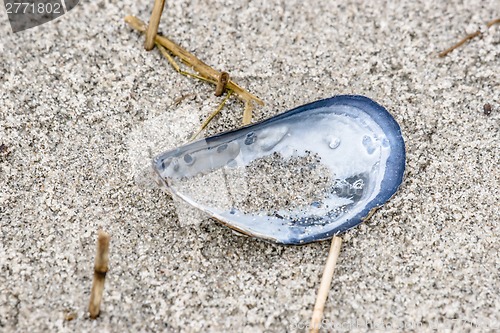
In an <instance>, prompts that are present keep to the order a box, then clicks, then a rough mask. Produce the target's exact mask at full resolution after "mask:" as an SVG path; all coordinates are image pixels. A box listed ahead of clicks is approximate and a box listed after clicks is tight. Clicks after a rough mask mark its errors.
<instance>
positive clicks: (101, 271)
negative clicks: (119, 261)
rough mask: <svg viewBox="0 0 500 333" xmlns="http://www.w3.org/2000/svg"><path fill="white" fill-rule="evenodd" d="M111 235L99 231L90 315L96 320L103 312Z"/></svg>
mask: <svg viewBox="0 0 500 333" xmlns="http://www.w3.org/2000/svg"><path fill="white" fill-rule="evenodd" d="M109 240H110V237H109V234H108V233H106V232H104V231H102V230H99V235H98V238H97V252H96V257H95V262H94V280H93V282H92V291H91V292H90V302H89V314H90V318H92V319H95V318H97V317H98V316H99V313H100V312H101V301H102V294H103V292H104V281H105V280H106V273H107V272H108V264H109Z"/></svg>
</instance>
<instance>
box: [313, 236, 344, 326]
mask: <svg viewBox="0 0 500 333" xmlns="http://www.w3.org/2000/svg"><path fill="white" fill-rule="evenodd" d="M341 245H342V238H340V237H338V236H334V237H333V239H332V245H331V246H330V252H329V253H328V258H327V259H326V265H325V270H324V271H323V277H322V278H321V284H320V286H319V291H318V296H317V297H316V304H314V310H313V315H312V318H311V324H310V330H309V332H310V333H317V332H319V328H320V325H321V319H322V318H323V311H324V309H325V303H326V298H327V297H328V292H329V291H330V285H331V283H332V278H333V272H334V271H335V265H336V264H337V259H338V257H339V254H340V246H341Z"/></svg>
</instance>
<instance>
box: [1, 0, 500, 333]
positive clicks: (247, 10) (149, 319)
mask: <svg viewBox="0 0 500 333" xmlns="http://www.w3.org/2000/svg"><path fill="white" fill-rule="evenodd" d="M1 3H2V6H1V9H0V145H1V149H0V185H1V186H0V228H1V229H0V332H15V331H17V332H28V331H29V332H74V331H77V332H78V331H82V332H84V331H98V332H128V331H130V332H136V331H141V332H158V331H165V332H304V331H307V325H308V324H309V320H310V317H311V314H312V307H313V305H314V301H315V297H316V292H317V288H318V286H319V282H320V279H321V273H322V270H323V267H324V262H325V260H326V255H327V253H328V250H329V246H330V242H328V241H326V242H320V243H314V244H309V245H305V246H301V247H289V246H288V247H287V246H280V245H274V244H270V243H267V242H264V241H260V240H257V239H252V238H248V237H242V236H238V235H236V234H235V233H234V232H233V231H231V230H230V229H228V228H226V227H224V226H221V225H219V224H218V223H217V222H215V221H213V220H211V219H209V218H207V217H205V216H203V215H201V214H200V213H198V212H196V211H193V209H192V208H189V207H185V206H183V205H181V204H180V203H179V202H178V201H176V200H173V199H172V197H171V196H169V195H168V194H167V193H166V192H164V191H162V190H161V189H159V188H156V187H154V186H152V185H151V184H148V181H149V179H147V178H144V176H141V171H140V170H141V169H142V168H143V167H144V165H147V164H149V163H150V156H151V154H155V153H158V152H161V151H163V150H165V149H168V148H172V147H174V146H176V145H178V144H180V143H183V142H186V138H188V137H189V135H191V134H192V133H193V132H194V131H195V129H196V128H197V127H198V126H199V125H200V123H201V121H202V120H203V119H204V118H205V117H206V116H207V115H208V114H209V113H210V112H212V111H213V110H215V108H216V107H217V105H218V103H219V102H220V100H221V99H220V98H219V97H215V96H214V88H213V86H211V85H208V84H206V83H203V82H200V81H197V80H195V79H192V78H187V77H184V76H181V75H179V74H178V73H176V72H175V71H174V69H173V68H172V67H171V66H170V65H169V64H168V62H167V61H166V60H165V58H163V57H162V56H161V54H160V53H159V52H158V50H153V51H151V52H146V51H145V50H144V48H143V43H144V36H142V35H140V34H139V33H137V32H135V31H133V30H132V29H131V28H129V27H128V26H127V25H126V24H125V22H124V17H125V16H126V15H136V16H138V17H139V18H141V19H142V20H146V21H147V20H148V18H149V15H150V13H151V9H152V4H153V2H152V1H131V0H125V1H91V2H88V1H81V3H79V4H78V5H77V6H76V7H75V8H74V9H73V10H71V11H69V12H68V13H67V14H65V15H63V16H62V17H59V18H58V19H56V20H54V21H51V22H49V23H46V24H44V25H41V26H39V27H35V28H32V29H29V30H25V31H22V32H18V33H13V32H12V30H11V27H10V25H9V21H8V17H7V14H6V11H5V10H4V8H5V7H4V6H3V2H1ZM497 17H500V1H498V0H487V1H472V0H461V1H429V0H426V1H409V0H404V1H392V2H391V1H361V0H357V1H356V0H347V1H327V0H320V1H295V0H292V1H263V0H260V1H243V0H232V1H222V0H221V1H219V0H214V1H206V0H195V1H176V2H174V1H167V3H166V11H165V13H164V15H163V17H162V19H161V22H160V29H159V30H160V31H161V32H162V33H163V34H165V35H167V36H169V37H170V38H172V39H173V40H175V41H176V42H177V43H179V44H180V45H182V46H184V47H185V48H186V49H188V50H189V51H190V52H193V53H194V54H196V55H197V56H198V57H199V58H200V59H202V60H203V61H205V62H206V63H207V64H210V65H211V66H213V67H214V68H216V69H218V70H225V71H227V72H228V73H230V75H231V78H233V79H234V80H235V81H236V82H237V83H239V84H240V85H241V86H243V87H245V88H246V89H248V90H249V91H250V92H252V93H254V94H255V95H257V96H259V97H260V98H262V100H264V101H265V103H266V105H265V106H264V107H257V108H256V109H255V112H254V118H253V120H254V121H257V120H261V119H265V118H268V117H270V116H273V115H276V114H279V113H281V112H284V111H286V110H288V109H291V108H293V107H295V106H299V105H302V104H305V103H308V102H313V101H315V100H318V99H322V98H327V97H331V96H334V95H338V94H360V95H365V96H368V97H370V98H372V99H374V100H375V101H377V102H378V103H380V104H382V105H384V106H385V107H386V108H387V110H388V111H389V112H390V113H391V114H392V115H393V116H394V118H395V119H396V120H397V121H398V122H399V124H400V125H401V129H402V133H403V137H404V139H405V141H406V149H407V168H406V175H405V179H404V181H403V184H402V186H401V188H400V189H399V191H398V192H397V193H396V195H395V196H394V197H393V198H392V199H391V200H390V201H389V202H388V203H387V204H386V205H384V206H383V207H382V208H381V209H380V210H378V211H377V212H376V214H375V215H374V216H373V217H372V219H371V220H370V221H368V222H367V223H364V224H362V225H360V226H358V227H356V228H354V229H352V230H350V231H348V232H347V233H345V234H344V235H343V236H342V238H343V240H344V243H343V246H342V251H341V254H340V258H339V262H338V266H337V269H336V271H335V276H334V281H333V284H332V287H331V291H330V293H329V297H328V300H327V304H326V308H325V314H324V321H323V331H324V332H326V331H334V332H382V331H384V332H385V331H392V332H400V331H405V332H435V331H439V332H498V331H499V330H500V298H499V295H500V278H499V271H500V256H499V252H500V217H499V216H500V214H499V209H500V208H499V207H500V194H499V193H500V171H499V164H500V74H499V73H500V25H495V26H492V27H491V28H489V29H487V28H486V22H488V21H490V20H492V19H494V18H497ZM476 30H480V31H482V32H483V35H482V37H481V38H475V39H474V40H472V41H471V42H469V43H468V44H466V45H464V46H462V47H461V48H459V49H457V50H455V51H453V52H452V53H450V54H449V55H448V56H447V57H445V58H439V57H438V56H437V54H438V53H439V52H440V51H442V50H444V49H446V48H448V47H449V46H451V45H452V44H454V43H455V42H457V41H458V40H459V39H460V38H462V37H463V36H465V35H466V34H468V33H472V32H474V31H476ZM486 103H489V104H490V105H491V108H492V111H491V113H490V114H488V115H487V114H485V112H484V110H483V108H484V105H485V104H486ZM243 109H244V107H243V105H242V103H241V102H240V101H238V100H237V99H234V98H232V99H230V100H229V103H228V104H227V106H226V108H225V109H224V110H223V111H222V113H221V115H220V116H218V117H216V118H215V119H214V121H213V122H212V123H211V124H210V125H209V128H208V130H207V132H206V133H205V134H206V135H209V134H213V133H217V132H221V131H224V130H228V129H234V128H237V127H239V126H240V125H241V118H242V113H243ZM99 228H103V229H104V230H106V231H108V232H109V233H110V235H111V247H110V251H111V254H110V269H109V272H108V275H107V279H106V288H105V292H104V300H103V304H102V313H101V315H100V317H99V318H98V319H97V320H90V319H89V318H88V314H87V307H88V300H89V295H90V287H91V283H92V273H93V261H94V255H95V246H96V237H97V230H98V229H99Z"/></svg>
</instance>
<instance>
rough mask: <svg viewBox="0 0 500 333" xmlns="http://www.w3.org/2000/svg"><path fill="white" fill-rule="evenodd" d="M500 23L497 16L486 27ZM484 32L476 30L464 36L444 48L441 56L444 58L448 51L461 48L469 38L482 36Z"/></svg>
mask: <svg viewBox="0 0 500 333" xmlns="http://www.w3.org/2000/svg"><path fill="white" fill-rule="evenodd" d="M498 23H500V18H497V19H494V20H491V21H489V22H488V23H486V27H487V28H488V29H489V28H491V27H492V26H493V25H495V24H498ZM482 35H483V33H482V32H481V31H479V30H478V31H475V32H473V33H471V34H468V35H467V36H465V37H464V38H462V39H461V40H460V41H459V42H458V43H456V44H455V45H453V46H451V47H449V48H447V49H446V50H444V51H443V52H441V53H439V57H440V58H443V57H446V56H447V55H448V53H450V52H452V51H453V50H455V49H457V48H459V47H460V46H462V45H464V44H465V43H467V42H468V41H469V40H471V39H473V38H475V37H477V36H482Z"/></svg>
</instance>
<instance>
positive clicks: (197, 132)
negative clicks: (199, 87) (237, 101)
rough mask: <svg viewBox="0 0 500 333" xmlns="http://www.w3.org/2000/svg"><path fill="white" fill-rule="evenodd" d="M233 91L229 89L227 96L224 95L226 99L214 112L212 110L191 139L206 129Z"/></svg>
mask: <svg viewBox="0 0 500 333" xmlns="http://www.w3.org/2000/svg"><path fill="white" fill-rule="evenodd" d="M232 93H233V91H232V90H229V91H228V92H227V95H226V97H224V99H223V100H222V102H221V103H220V104H219V107H218V108H217V110H215V111H214V112H212V113H211V114H210V115H209V116H208V117H207V119H205V121H204V122H203V124H201V126H200V128H199V129H198V131H196V133H194V134H193V136H192V137H191V139H190V141H193V140H194V139H196V137H197V136H198V135H199V134H200V133H201V131H203V130H204V129H205V127H207V125H208V124H209V123H210V122H211V121H212V119H214V117H215V116H216V115H218V114H219V112H220V111H221V110H222V108H223V107H224V105H225V104H226V102H227V100H228V99H229V97H231V94H232Z"/></svg>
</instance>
